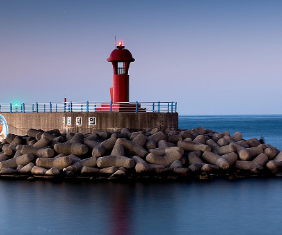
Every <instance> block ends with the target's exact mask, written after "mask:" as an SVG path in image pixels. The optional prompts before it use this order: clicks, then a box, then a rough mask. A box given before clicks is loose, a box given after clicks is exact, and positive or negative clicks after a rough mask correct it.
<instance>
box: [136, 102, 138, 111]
mask: <svg viewBox="0 0 282 235" xmlns="http://www.w3.org/2000/svg"><path fill="white" fill-rule="evenodd" d="M136 113H138V101H136Z"/></svg>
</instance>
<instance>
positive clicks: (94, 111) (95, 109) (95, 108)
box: [94, 103, 96, 113]
mask: <svg viewBox="0 0 282 235" xmlns="http://www.w3.org/2000/svg"><path fill="white" fill-rule="evenodd" d="M95 112H96V103H95V104H94V113H95Z"/></svg>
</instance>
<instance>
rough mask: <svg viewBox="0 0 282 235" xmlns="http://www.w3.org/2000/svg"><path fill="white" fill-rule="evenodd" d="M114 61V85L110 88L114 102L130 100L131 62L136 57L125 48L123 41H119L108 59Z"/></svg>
mask: <svg viewBox="0 0 282 235" xmlns="http://www.w3.org/2000/svg"><path fill="white" fill-rule="evenodd" d="M107 60H108V61H109V62H112V65H113V70H114V75H113V87H111V88H110V93H111V101H112V102H129V75H128V69H129V64H130V63H131V62H134V61H135V59H134V58H133V57H132V54H131V53H130V51H129V50H127V49H124V46H123V45H122V42H119V43H118V46H117V48H116V49H114V50H113V51H112V53H111V55H110V57H109V58H108V59H107Z"/></svg>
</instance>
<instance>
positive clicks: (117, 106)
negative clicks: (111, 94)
mask: <svg viewBox="0 0 282 235" xmlns="http://www.w3.org/2000/svg"><path fill="white" fill-rule="evenodd" d="M95 111H96V112H97V113H109V112H113V113H140V112H142V113H144V112H146V109H145V108H141V105H140V104H138V105H137V106H136V105H135V104H126V103H125V104H122V103H112V105H111V104H101V107H99V108H96V110H95Z"/></svg>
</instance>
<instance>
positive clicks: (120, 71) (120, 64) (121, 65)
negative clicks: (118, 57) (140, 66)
mask: <svg viewBox="0 0 282 235" xmlns="http://www.w3.org/2000/svg"><path fill="white" fill-rule="evenodd" d="M124 73H125V69H124V62H118V74H124Z"/></svg>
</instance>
